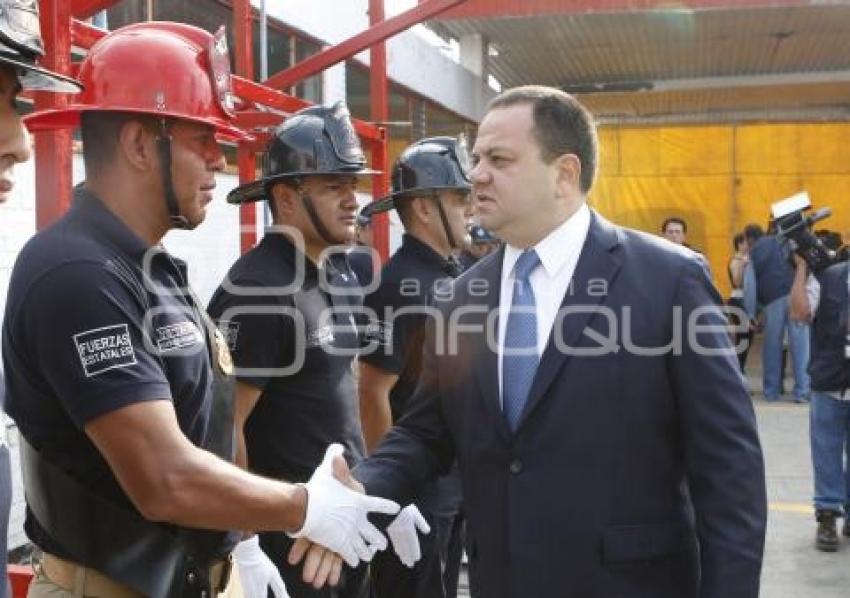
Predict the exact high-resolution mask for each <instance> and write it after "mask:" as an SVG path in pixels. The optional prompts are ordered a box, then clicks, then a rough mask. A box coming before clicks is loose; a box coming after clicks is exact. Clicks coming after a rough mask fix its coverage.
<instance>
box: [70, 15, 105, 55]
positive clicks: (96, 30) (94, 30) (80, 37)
mask: <svg viewBox="0 0 850 598" xmlns="http://www.w3.org/2000/svg"><path fill="white" fill-rule="evenodd" d="M107 33H109V32H108V31H105V30H103V29H101V28H100V27H95V26H94V25H90V24H89V23H84V22H83V21H80V20H79V19H71V41H72V42H73V44H74V45H75V46H79V47H80V48H85V49H86V50H88V49H89V48H91V47H92V46H93V45H94V44H95V42H96V41H97V40H99V39H100V38H102V37H103V36H105V35H106V34H107Z"/></svg>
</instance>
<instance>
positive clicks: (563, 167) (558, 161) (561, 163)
mask: <svg viewBox="0 0 850 598" xmlns="http://www.w3.org/2000/svg"><path fill="white" fill-rule="evenodd" d="M554 166H555V186H556V189H557V192H558V193H559V194H564V195H567V194H569V193H567V192H568V191H569V190H571V189H578V188H580V187H581V162H580V161H579V159H578V156H576V155H575V154H562V155H560V156H558V157H557V158H555V163H554Z"/></svg>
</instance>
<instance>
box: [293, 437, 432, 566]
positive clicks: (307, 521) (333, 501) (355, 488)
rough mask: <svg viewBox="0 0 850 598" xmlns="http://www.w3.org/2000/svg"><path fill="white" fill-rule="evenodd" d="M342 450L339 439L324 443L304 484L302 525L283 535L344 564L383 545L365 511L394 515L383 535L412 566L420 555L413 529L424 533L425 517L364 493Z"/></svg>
mask: <svg viewBox="0 0 850 598" xmlns="http://www.w3.org/2000/svg"><path fill="white" fill-rule="evenodd" d="M342 452H343V448H342V446H341V445H339V444H332V445H330V446H329V447H328V449H327V451H326V452H325V457H324V459H323V460H322V463H321V465H319V467H317V468H316V471H315V472H313V476H312V477H311V478H310V481H309V482H307V483H306V484H305V489H306V490H307V513H306V516H305V518H304V525H302V526H301V529H299V530H298V531H296V532H293V533H290V534H289V535H290V536H291V537H293V538H306V539H307V540H310V541H311V542H314V543H316V544H320V545H322V546H324V547H325V548H327V549H329V550H331V551H333V552H335V553H337V554H338V555H339V556H341V557H342V559H343V560H344V561H345V562H346V563H347V564H348V565H349V566H351V567H356V566H357V565H358V563H360V561H371V560H372V557H373V556H375V553H377V552H378V551H379V550H385V549H386V548H387V539H386V538H385V537H384V535H383V534H382V533H381V532H380V531H378V529H377V528H376V527H375V526H374V525H373V524H372V523H370V522H369V520H368V519H367V515H368V514H369V513H382V514H386V515H396V514H397V515H396V517H395V519H394V520H393V521H392V523H390V525H389V526H388V527H387V535H388V536H389V538H390V541H391V542H392V545H393V549H394V550H395V552H396V554H397V555H398V557H399V560H401V562H402V563H404V564H405V565H407V566H408V567H413V565H414V564H415V563H416V561H418V560H419V558H420V556H421V552H420V549H419V537H418V532H422V533H423V534H427V533H429V532H430V527H429V526H428V523H427V522H426V521H425V518H424V517H422V514H421V513H420V512H419V509H417V508H416V507H415V506H414V505H408V506H407V507H405V508H404V509H400V508H399V505H398V504H397V503H395V502H393V501H391V500H387V499H385V498H379V497H376V496H367V495H366V494H365V493H364V489H363V486H362V485H361V484H360V483H359V482H357V481H356V480H355V479H354V478H352V477H351V474H350V472H349V470H348V466H347V465H346V464H345V461H344V460H343V458H342ZM290 560H291V559H290Z"/></svg>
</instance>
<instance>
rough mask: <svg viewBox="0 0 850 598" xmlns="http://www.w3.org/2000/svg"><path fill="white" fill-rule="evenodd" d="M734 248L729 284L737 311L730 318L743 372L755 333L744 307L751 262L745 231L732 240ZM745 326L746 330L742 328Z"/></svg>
mask: <svg viewBox="0 0 850 598" xmlns="http://www.w3.org/2000/svg"><path fill="white" fill-rule="evenodd" d="M732 248H733V250H734V252H735V253H733V254H732V257H731V258H730V259H729V264H728V266H727V272H728V274H729V284H730V286H731V287H732V292H731V294H730V296H729V301H728V305H729V306H730V307H732V308H735V310H736V311H733V312H732V313H730V316H729V319H730V322H731V324H732V325H733V326H734V327H735V328H736V330H735V333H734V344H735V347H736V348H737V350H738V362H739V363H740V364H741V372H743V371H744V367H745V365H746V363H747V354H748V353H749V351H750V345H751V344H752V342H753V335H754V334H755V328H754V324H752V323H751V322H750V319H749V317H747V315H746V311H745V309H744V272H745V270H746V268H747V264H748V263H749V262H750V257H749V246H748V245H747V237H746V236H745V235H744V233H743V232H741V233H738V234H736V235H735V238H734V239H733V240H732ZM745 326H746V330H742V329H743V328H744V327H745Z"/></svg>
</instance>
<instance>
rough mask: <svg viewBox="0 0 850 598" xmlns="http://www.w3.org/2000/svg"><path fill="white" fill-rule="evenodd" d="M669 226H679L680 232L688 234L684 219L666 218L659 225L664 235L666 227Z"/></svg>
mask: <svg viewBox="0 0 850 598" xmlns="http://www.w3.org/2000/svg"><path fill="white" fill-rule="evenodd" d="M671 224H681V225H682V232H685V233H686V232H688V223H687V222H685V220H684V218H679V217H678V216H670V217H669V218H666V219H665V220H664V222H662V223H661V232H662V233H666V232H667V227H668V226H670V225H671Z"/></svg>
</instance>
